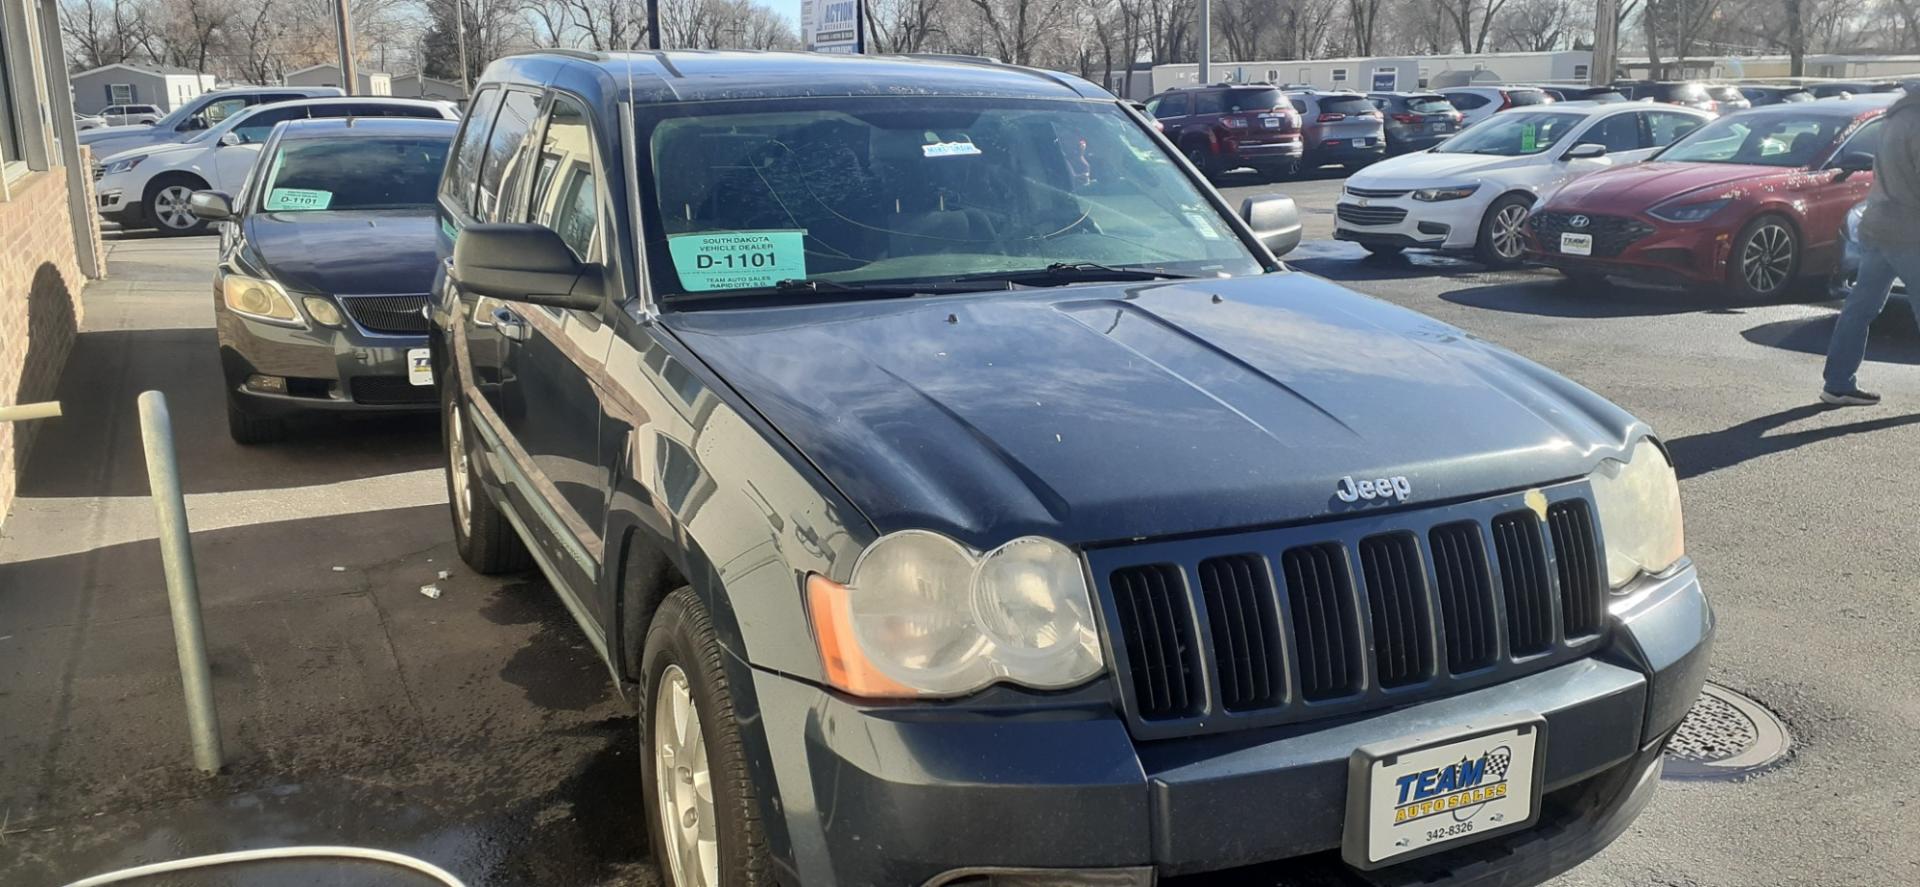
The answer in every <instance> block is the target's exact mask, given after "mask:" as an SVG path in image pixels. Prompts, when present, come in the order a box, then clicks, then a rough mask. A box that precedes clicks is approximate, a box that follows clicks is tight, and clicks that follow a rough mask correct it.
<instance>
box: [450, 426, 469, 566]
mask: <svg viewBox="0 0 1920 887" xmlns="http://www.w3.org/2000/svg"><path fill="white" fill-rule="evenodd" d="M447 477H448V479H449V480H451V481H452V482H453V516H454V519H455V520H457V521H459V522H460V532H461V533H462V534H463V535H468V536H471V535H473V481H472V479H471V478H470V477H469V476H468V474H467V430H466V427H465V424H464V422H463V421H462V420H461V418H460V405H459V404H458V403H452V404H449V405H448V407H447Z"/></svg>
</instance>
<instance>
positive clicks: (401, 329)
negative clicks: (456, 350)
mask: <svg viewBox="0 0 1920 887" xmlns="http://www.w3.org/2000/svg"><path fill="white" fill-rule="evenodd" d="M339 298H340V306H341V307H343V308H345V309H346V310H347V316H349V317H352V318H353V322H354V323H357V324H359V325H360V327H361V328H362V329H364V330H366V331H367V332H370V333H387V334H389V335H424V334H425V333H426V332H427V318H426V315H424V314H421V313H420V309H422V308H425V307H426V306H427V297H426V296H424V295H419V296H340V297H339Z"/></svg>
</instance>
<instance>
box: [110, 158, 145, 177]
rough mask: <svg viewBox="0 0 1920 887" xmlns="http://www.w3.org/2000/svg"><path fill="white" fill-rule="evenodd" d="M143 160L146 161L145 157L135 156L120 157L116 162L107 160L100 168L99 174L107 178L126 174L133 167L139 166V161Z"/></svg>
mask: <svg viewBox="0 0 1920 887" xmlns="http://www.w3.org/2000/svg"><path fill="white" fill-rule="evenodd" d="M145 159H147V155H145V154H135V155H133V156H132V157H121V158H119V159H117V160H109V161H107V163H106V165H105V166H103V167H101V170H100V172H101V174H102V175H109V176H111V175H117V174H119V173H123V172H128V171H130V170H132V169H133V168H134V167H136V166H139V165H140V161H142V160H145Z"/></svg>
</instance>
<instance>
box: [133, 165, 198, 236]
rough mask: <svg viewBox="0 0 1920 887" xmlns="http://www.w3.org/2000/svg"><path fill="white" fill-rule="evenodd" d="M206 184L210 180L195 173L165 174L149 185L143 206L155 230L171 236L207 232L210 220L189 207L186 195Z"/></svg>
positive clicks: (142, 208) (142, 210) (141, 208)
mask: <svg viewBox="0 0 1920 887" xmlns="http://www.w3.org/2000/svg"><path fill="white" fill-rule="evenodd" d="M206 187H207V183H205V182H202V181H200V180H199V179H196V178H193V177H192V176H179V175H174V176H162V177H160V178H158V179H155V180H154V181H153V182H152V183H151V184H149V185H147V194H146V199H145V200H144V201H142V202H141V204H140V210H141V212H142V214H144V215H145V216H146V219H147V223H148V224H150V225H152V226H153V229H154V230H155V231H158V232H160V233H161V234H164V235H167V236H169V237H185V236H188V235H193V234H201V233H205V232H206V230H207V220H206V219H203V218H200V217H198V216H196V215H194V214H193V211H192V210H190V209H188V208H187V198H189V197H192V196H193V192H195V191H199V190H202V189H204V188H206Z"/></svg>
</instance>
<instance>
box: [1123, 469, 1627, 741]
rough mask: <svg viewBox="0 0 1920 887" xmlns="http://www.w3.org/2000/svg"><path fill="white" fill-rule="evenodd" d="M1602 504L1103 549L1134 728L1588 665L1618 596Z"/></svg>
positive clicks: (1195, 726)
mask: <svg viewBox="0 0 1920 887" xmlns="http://www.w3.org/2000/svg"><path fill="white" fill-rule="evenodd" d="M1588 495H1589V493H1588V487H1587V485H1586V484H1585V483H1584V482H1579V483H1572V484H1566V485H1562V486H1560V487H1556V488H1552V489H1551V491H1550V492H1549V496H1548V507H1547V508H1546V509H1545V511H1544V513H1543V512H1542V511H1539V510H1537V509H1536V505H1537V501H1536V502H1528V501H1527V500H1526V498H1525V497H1524V496H1523V495H1521V494H1511V495H1506V496H1500V497H1494V498H1492V499H1487V500H1481V501H1478V502H1470V503H1465V504H1460V505H1453V506H1448V507H1445V508H1440V509H1435V510H1434V511H1433V512H1431V513H1427V512H1420V511H1410V512H1404V513H1397V514H1388V515H1384V516H1380V517H1371V518H1368V519H1365V520H1355V521H1341V522H1332V523H1327V524H1317V525H1307V526H1300V527H1291V528H1285V529H1278V530H1264V531H1256V532H1251V533H1243V534H1235V535H1233V536H1230V537H1222V538H1214V539H1198V540H1183V541H1173V542H1148V543H1139V544H1135V545H1130V546H1122V547H1117V548H1111V549H1100V550H1095V551H1093V552H1089V554H1088V561H1089V564H1090V565H1091V566H1092V568H1093V572H1094V575H1095V577H1097V579H1098V584H1099V591H1100V603H1101V610H1102V613H1103V616H1102V618H1103V620H1104V621H1105V622H1106V627H1107V632H1108V635H1109V637H1110V638H1111V639H1112V644H1111V646H1112V652H1113V655H1114V658H1115V660H1116V673H1117V674H1118V675H1119V684H1120V688H1121V705H1122V707H1123V708H1124V709H1125V711H1126V713H1127V715H1128V717H1129V723H1130V727H1131V729H1132V730H1133V731H1134V733H1135V734H1136V735H1138V736H1140V737H1141V738H1143V739H1156V738H1164V737H1170V736H1181V735H1190V734H1195V733H1208V732H1217V731H1220V730H1226V729H1232V728H1235V727H1240V726H1256V725H1270V724H1283V723H1292V722H1298V721H1303V720H1308V719H1311V718H1318V717H1328V716H1335V715H1343V714H1351V713H1355V712H1364V711H1368V710H1372V709H1376V708H1382V707H1386V706H1389V705H1399V704H1403V703H1405V702H1407V701H1410V700H1418V699H1422V698H1431V697H1437V696H1445V695H1451V694H1454V693H1459V692H1464V691H1466V690H1471V689H1476V688H1478V687H1482V686H1487V685H1490V684H1493V683H1497V682H1500V681H1504V680H1510V679H1512V678H1514V677H1517V676H1519V675H1522V674H1528V673H1531V672H1534V671H1538V670H1541V669H1544V668H1548V667H1551V666H1553V665H1555V664H1559V663H1562V662H1567V661H1570V660H1572V659H1576V658H1579V657H1581V656H1585V655H1588V654H1590V653H1591V652H1592V651H1593V650H1594V649H1595V648H1597V647H1598V646H1599V645H1600V644H1601V643H1604V636H1605V632H1606V625H1607V623H1606V602H1607V601H1606V598H1607V594H1606V583H1605V577H1604V572H1603V570H1604V566H1603V563H1602V559H1601V555H1600V547H1599V537H1598V533H1597V527H1596V521H1595V520H1594V517H1593V511H1592V508H1591V506H1590V505H1589V504H1588V502H1587V499H1586V497H1587V496H1588Z"/></svg>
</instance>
